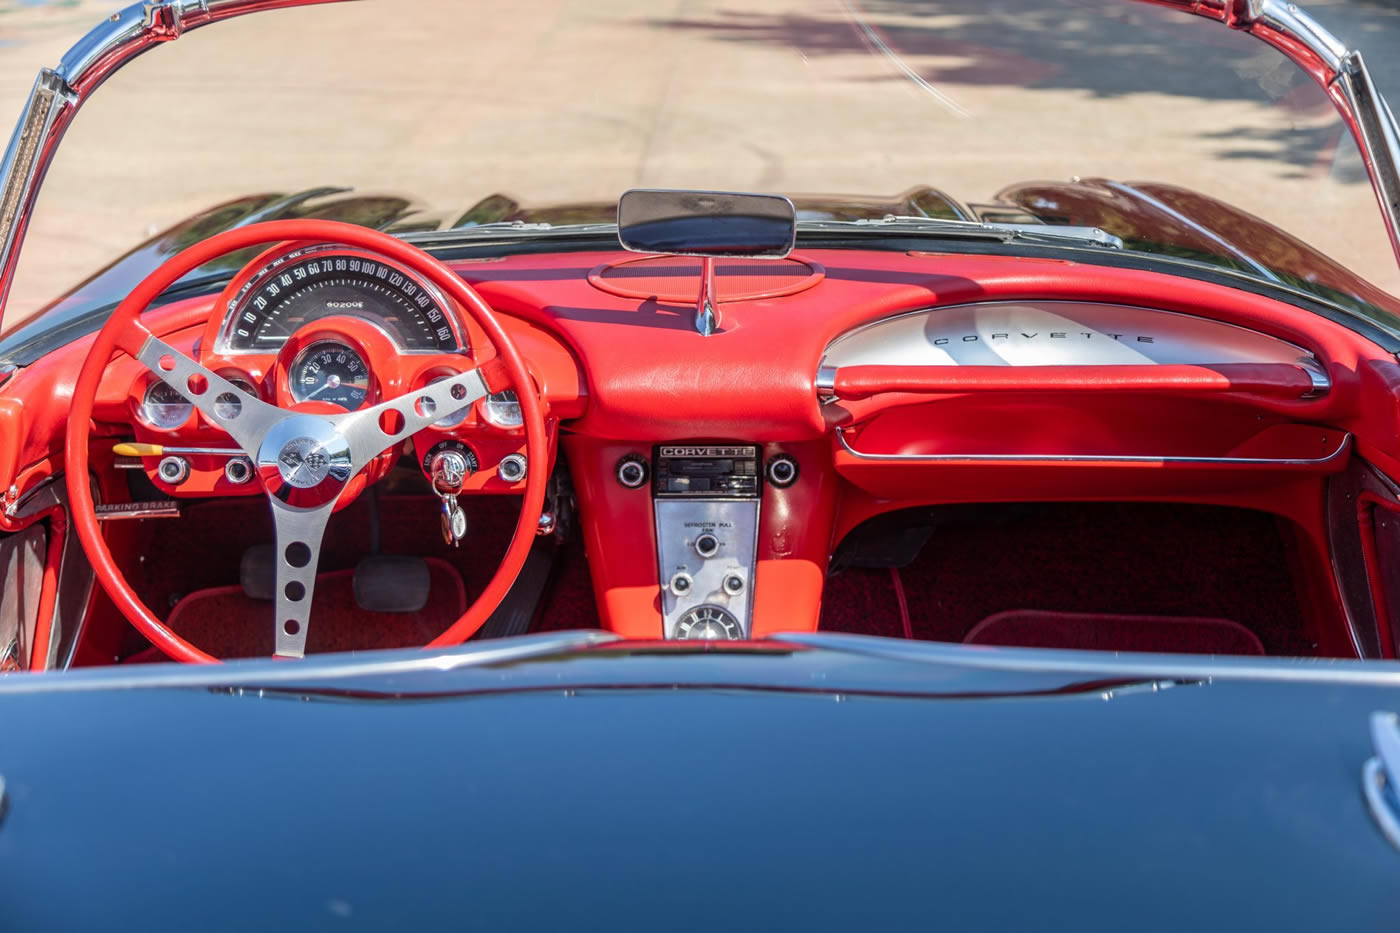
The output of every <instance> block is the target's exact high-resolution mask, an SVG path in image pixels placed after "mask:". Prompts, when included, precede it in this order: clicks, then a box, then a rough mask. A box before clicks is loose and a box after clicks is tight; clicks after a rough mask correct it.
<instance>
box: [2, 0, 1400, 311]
mask: <svg viewBox="0 0 1400 933" xmlns="http://www.w3.org/2000/svg"><path fill="white" fill-rule="evenodd" d="M635 186H645V187H697V188H712V189H729V190H740V191H755V192H769V193H778V194H786V195H789V196H791V197H793V198H794V200H796V201H797V202H798V207H799V209H800V211H799V217H800V218H802V219H805V220H808V221H810V220H818V219H856V218H862V217H867V218H868V217H874V218H879V217H883V216H884V215H886V214H895V215H912V216H932V217H945V218H964V219H970V220H979V221H984V220H985V221H1005V222H1014V223H1037V224H1045V223H1050V224H1081V225H1089V226H1099V227H1101V228H1103V229H1104V230H1106V231H1108V232H1109V233H1112V234H1114V235H1116V236H1118V237H1121V238H1122V239H1123V241H1124V245H1125V247H1126V248H1127V249H1128V250H1136V251H1139V252H1147V253H1153V254H1156V255H1159V256H1162V257H1169V258H1174V259H1187V260H1190V261H1193V262H1206V263H1210V264H1212V265H1216V266H1221V267H1227V268H1229V269H1232V270H1235V271H1238V272H1239V273H1242V274H1245V275H1249V276H1252V277H1255V278H1258V279H1260V280H1261V281H1269V282H1273V283H1276V284H1283V285H1286V286H1288V287H1292V288H1295V289H1302V290H1305V291H1308V292H1310V293H1312V294H1314V295H1317V296H1320V297H1322V298H1324V299H1326V300H1328V301H1330V302H1332V303H1334V304H1338V305H1341V306H1344V307H1347V308H1350V309H1352V310H1355V311H1359V312H1360V313H1362V314H1365V315H1366V316H1368V317H1371V318H1373V319H1375V320H1379V321H1381V322H1382V323H1383V324H1385V325H1386V326H1388V327H1389V328H1391V329H1392V330H1394V331H1397V332H1400V317H1396V316H1394V312H1395V311H1396V310H1397V309H1400V305H1397V303H1396V302H1395V301H1394V300H1393V299H1392V298H1391V297H1390V296H1391V295H1394V294H1400V272H1398V271H1397V267H1396V263H1395V260H1394V257H1393V255H1392V254H1391V252H1390V246H1389V243H1388V240H1387V237H1386V233H1385V230H1384V227H1383V225H1382V220H1381V217H1380V213H1379V210H1378V208H1377V205H1376V200H1375V196H1374V194H1373V192H1372V190H1371V187H1370V185H1369V182H1368V181H1367V178H1366V174H1365V171H1364V168H1363V166H1362V163H1361V159H1360V156H1359V154H1358V152H1357V151H1356V147H1355V145H1354V144H1353V142H1352V140H1351V137H1350V135H1349V134H1348V133H1347V132H1346V131H1345V128H1344V125H1343V123H1342V121H1341V120H1340V119H1339V117H1338V116H1337V114H1336V112H1335V111H1334V109H1333V108H1332V106H1331V105H1330V103H1329V102H1328V100H1327V98H1326V96H1325V95H1324V93H1323V91H1322V90H1321V89H1320V88H1319V87H1318V86H1317V85H1316V84H1315V83H1314V82H1313V81H1312V80H1311V79H1310V78H1308V77H1307V76H1306V75H1304V74H1303V73H1302V72H1301V71H1300V70H1299V69H1298V68H1297V67H1296V66H1294V65H1293V64H1292V63H1291V62H1289V61H1288V60H1287V59H1285V58H1284V57H1283V56H1282V55H1281V54H1280V53H1278V52H1276V51H1274V50H1273V49H1271V48H1270V47H1268V46H1266V45H1265V44H1263V43H1262V42H1259V41H1258V40H1256V39H1254V38H1252V37H1250V36H1247V35H1244V34H1241V33H1237V32H1233V31H1231V30H1228V29H1225V28H1223V27H1222V26H1220V24H1218V23H1213V22H1208V21H1206V20H1203V19H1200V18H1198V17H1193V16H1189V15H1185V14H1182V13H1179V12H1176V11H1173V10H1170V9H1166V8H1161V7H1156V6H1152V5H1148V4H1138V3H1121V2H1117V0H1112V2H1109V0H1102V2H1095V0H1034V2H1032V0H998V2H995V3H988V2H987V0H922V2H914V0H908V2H905V0H807V2H802V0H762V2H755V0H743V2H739V0H702V2H694V3H687V4H679V5H675V4H656V3H653V2H646V0H610V2H603V0H590V2H587V3H544V2H539V3H535V2H531V3H528V4H523V5H522V4H521V3H518V2H511V3H463V2H461V0H416V2H415V3H414V4H413V6H412V14H411V15H408V14H406V12H405V9H404V8H403V7H402V6H400V5H398V4H391V3H389V2H388V0H381V2H368V3H350V4H337V5H331V6H315V7H306V8H300V9H291V10H282V11H275V12H268V13H263V14H258V15H254V16H246V17H241V18H239V19H235V20H231V21H228V22H226V23H221V24H218V25H215V26H211V27H209V28H207V29H200V30H196V31H193V32H190V33H188V34H186V35H185V36H183V37H181V38H180V39H179V41H176V42H170V43H165V44H163V45H161V46H158V47H156V48H154V49H153V50H151V51H150V52H148V53H147V54H145V55H143V56H141V57H139V58H138V59H136V60H135V61H133V62H132V63H131V64H129V65H128V66H127V67H126V68H125V69H123V70H122V71H121V72H120V73H118V74H117V75H116V76H114V77H113V78H112V79H111V80H110V81H109V82H108V83H107V84H106V85H105V86H103V87H102V88H101V89H100V90H99V91H98V92H97V93H96V95H95V96H94V97H93V99H92V100H91V101H89V102H88V103H87V104H86V105H85V108H84V110H83V112H82V113H81V114H80V115H79V116H78V118H77V119H76V121H75V122H74V124H73V126H72V127H71V128H70V130H69V131H68V134H67V137H66V138H65V140H64V143H63V145H62V147H61V148H60V150H59V152H58V155H57V157H56V159H55V161H54V164H53V166H52V168H51V170H50V172H49V175H48V178H47V181H46V182H45V184H44V187H43V189H42V192H41V195H40V198H39V202H38V206H37V209H36V213H35V215H34V218H33V221H32V224H31V228H30V231H29V235H28V239H27V241H26V243H25V246H24V249H23V253H22V255H21V259H20V265H19V269H18V274H17V278H16V281H15V284H14V286H13V290H12V293H11V296H10V304H9V307H8V308H7V310H6V313H5V328H6V330H7V331H9V330H13V328H14V327H15V326H16V325H17V324H19V323H20V322H21V321H23V320H24V319H25V318H29V317H32V316H33V315H35V314H36V313H39V312H41V311H43V309H48V310H47V311H46V312H45V313H48V314H52V315H54V316H55V318H58V317H61V316H62V315H63V314H65V313H66V314H69V315H70V316H71V314H72V313H73V312H74V310H75V309H80V310H81V309H96V308H102V307H108V306H110V305H111V304H112V303H114V302H116V301H118V300H119V299H120V298H121V297H123V295H124V294H125V291H126V290H127V289H129V288H130V287H131V285H132V284H134V282H135V281H136V280H139V278H140V277H141V276H142V275H144V274H145V273H146V272H148V271H149V269H150V268H151V267H152V266H153V265H154V263H153V262H151V261H150V259H151V255H154V257H155V259H156V260H158V259H159V258H163V256H164V255H165V254H167V253H169V252H170V251H172V250H173V249H176V248H178V247H181V246H185V245H188V244H189V243H191V242H194V241H195V240H198V239H199V238H201V237H202V236H207V235H211V234H212V233H214V232H217V231H218V230H219V229H222V228H223V227H225V226H227V225H229V224H232V223H238V222H245V221H249V220H254V219H267V218H273V217H285V216H295V215H297V214H310V215H312V216H333V217H336V218H338V219H345V220H352V221H355V222H360V223H366V224H371V225H375V226H380V227H388V228H391V229H394V230H400V231H409V230H419V231H423V230H438V229H443V228H452V227H464V226H465V227H469V226H471V225H473V224H477V223H481V222H491V221H502V220H514V219H521V220H526V221H547V222H549V223H552V224H556V225H557V224H564V223H571V222H588V221H607V220H609V219H610V218H611V217H612V216H613V212H614V211H615V205H616V199H617V197H618V195H619V194H620V193H621V192H622V191H624V190H625V189H627V188H630V187H635ZM816 195H843V196H849V197H848V198H847V199H833V198H830V197H815V196H816ZM1240 212H1244V213H1243V214H1241V213H1240ZM194 215H198V216H199V219H198V221H197V222H195V223H192V224H187V225H185V226H183V227H181V228H179V230H178V231H177V233H176V234H175V235H172V236H168V237H164V238H160V237H157V235H158V234H160V233H161V232H162V231H166V230H168V229H169V228H171V227H172V225H176V224H178V223H180V222H181V221H183V220H185V219H187V218H190V217H191V216H194ZM1245 215H1253V216H1254V217H1257V218H1261V219H1262V220H1263V221H1265V222H1266V223H1267V224H1268V225H1270V227H1267V228H1254V227H1252V224H1251V222H1250V218H1249V217H1247V216H1245ZM1275 228H1276V229H1275ZM1260 229H1262V230H1264V231H1265V232H1264V233H1263V234H1261V233H1260V232H1259V230H1260ZM153 237H157V241H156V243H154V244H153V247H152V249H150V250H148V251H147V253H148V254H151V255H143V258H142V261H141V262H136V261H134V260H133V261H130V262H128V263H126V264H124V265H123V264H119V265H118V267H117V268H116V269H115V270H114V271H113V272H111V273H109V274H107V275H104V276H99V277H97V278H95V279H92V280H91V281H90V282H88V284H87V285H85V286H82V287H78V288H76V290H75V286H76V285H78V283H82V282H84V281H85V280H88V279H89V277H91V276H92V275H93V273H94V272H96V271H97V270H99V269H102V268H103V267H104V266H107V265H109V264H111V263H113V262H114V261H115V260H116V259H118V258H119V257H121V256H123V255H124V254H126V253H128V252H129V251H131V250H132V249H133V248H135V247H137V246H138V245H140V244H142V243H144V242H146V241H149V240H151V239H152V238H153ZM1305 244H1306V245H1305ZM800 245H801V234H799V246H800ZM940 248H945V247H942V246H940ZM946 248H950V249H956V248H958V245H957V244H956V243H952V244H949V245H948V246H947V247H946ZM1314 251H1315V252H1314ZM243 258H246V257H243ZM236 265H237V262H236V261H231V262H228V263H225V266H224V268H226V269H227V268H230V267H236ZM64 295H68V298H67V299H65V300H58V299H60V298H61V296H64Z"/></svg>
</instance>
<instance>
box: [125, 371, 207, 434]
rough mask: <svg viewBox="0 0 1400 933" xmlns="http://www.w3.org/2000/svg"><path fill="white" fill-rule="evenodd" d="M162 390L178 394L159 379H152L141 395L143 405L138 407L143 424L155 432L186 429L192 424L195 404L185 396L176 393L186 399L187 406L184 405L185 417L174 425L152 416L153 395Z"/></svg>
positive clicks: (137, 412) (138, 413)
mask: <svg viewBox="0 0 1400 933" xmlns="http://www.w3.org/2000/svg"><path fill="white" fill-rule="evenodd" d="M162 389H168V390H169V391H171V392H176V390H175V389H173V388H171V387H170V386H168V385H166V384H165V383H164V382H161V381H160V380H159V379H152V380H151V381H150V382H149V383H147V385H146V388H145V390H144V391H142V393H141V404H140V405H138V406H137V407H136V414H137V415H138V416H139V417H140V419H141V423H142V424H144V425H146V427H148V428H151V429H152V430H155V431H176V430H179V429H180V428H182V427H184V426H185V425H187V424H189V423H190V418H191V417H193V415H194V402H191V401H190V400H189V399H188V398H186V397H185V396H184V395H183V394H180V393H178V392H176V394H180V397H181V398H184V399H185V405H184V409H185V413H184V415H183V416H182V417H181V418H180V419H179V420H178V421H174V422H172V423H170V424H162V423H161V422H160V421H159V420H158V419H156V418H155V417H154V416H153V415H152V414H151V410H150V407H151V404H152V403H151V394H152V393H154V392H156V391H157V390H162ZM161 404H163V405H168V404H169V403H161Z"/></svg>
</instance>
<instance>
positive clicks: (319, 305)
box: [222, 247, 461, 353]
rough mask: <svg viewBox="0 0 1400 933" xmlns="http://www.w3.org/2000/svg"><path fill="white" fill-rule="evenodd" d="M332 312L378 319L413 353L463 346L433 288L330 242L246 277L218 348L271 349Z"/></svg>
mask: <svg viewBox="0 0 1400 933" xmlns="http://www.w3.org/2000/svg"><path fill="white" fill-rule="evenodd" d="M332 315H349V316H351V317H358V318H363V319H365V320H367V321H371V322H373V323H375V324H378V325H379V326H380V327H382V328H383V329H384V330H385V331H386V332H388V334H389V336H390V337H392V338H393V339H394V341H395V342H396V343H397V344H398V345H399V346H400V347H401V348H402V349H404V350H407V351H410V352H434V353H450V352H454V351H456V350H459V349H461V347H460V344H459V342H458V339H457V335H456V334H455V333H454V332H453V329H452V325H451V322H450V321H449V320H448V318H447V314H446V312H445V311H444V309H443V300H442V299H440V298H439V296H438V293H437V292H436V290H435V289H433V288H432V287H431V286H429V285H428V284H426V283H425V282H423V281H422V280H421V279H418V278H417V277H415V276H414V275H412V274H411V273H409V272H408V271H406V270H404V269H401V268H399V267H398V266H395V265H393V264H392V263H389V262H386V261H385V260H382V259H379V258H376V257H374V256H372V255H369V254H364V253H356V252H347V251H342V250H337V249H335V248H333V247H317V248H312V249H305V250H298V251H296V252H293V253H289V254H288V255H286V256H284V257H282V258H280V259H277V260H275V261H273V262H272V263H270V264H269V265H268V266H266V267H265V268H263V269H262V270H260V271H259V272H258V273H257V274H255V275H254V276H253V277H252V278H251V279H249V280H248V284H247V285H245V286H244V287H243V290H242V291H241V292H239V294H238V297H237V298H236V299H234V301H233V302H232V308H231V309H230V314H229V319H228V321H227V322H226V323H225V325H224V331H223V334H222V343H223V348H224V349H225V350H227V351H228V352H232V353H239V352H264V351H272V350H276V349H277V348H279V347H281V346H282V344H283V343H285V342H286V341H287V338H288V337H290V336H291V335H292V334H293V333H295V332H296V331H297V330H298V329H300V328H301V327H304V326H305V325H306V324H308V323H310V322H311V321H315V320H318V319H320V318H323V317H329V316H332Z"/></svg>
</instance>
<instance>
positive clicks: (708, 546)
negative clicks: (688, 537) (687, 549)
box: [695, 531, 719, 560]
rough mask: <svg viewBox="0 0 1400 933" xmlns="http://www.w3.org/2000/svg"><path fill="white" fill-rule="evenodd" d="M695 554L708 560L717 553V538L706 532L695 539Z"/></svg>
mask: <svg viewBox="0 0 1400 933" xmlns="http://www.w3.org/2000/svg"><path fill="white" fill-rule="evenodd" d="M695 553H696V554H699V555H700V556H701V557H703V558H705V559H706V560H708V559H709V558H711V557H714V556H715V555H716V554H718V553H719V538H716V537H715V536H714V535H712V534H710V533H709V532H708V531H707V532H705V533H704V534H702V535H700V537H698V538H696V539H695Z"/></svg>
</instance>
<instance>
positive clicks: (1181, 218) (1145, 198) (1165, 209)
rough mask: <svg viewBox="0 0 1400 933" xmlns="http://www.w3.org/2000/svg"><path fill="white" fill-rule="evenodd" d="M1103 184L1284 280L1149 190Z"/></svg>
mask: <svg viewBox="0 0 1400 933" xmlns="http://www.w3.org/2000/svg"><path fill="white" fill-rule="evenodd" d="M1103 184H1104V185H1105V186H1106V187H1108V188H1111V189H1113V190H1114V191H1117V192H1118V193H1120V194H1129V195H1132V196H1133V197H1134V198H1137V199H1138V200H1140V201H1142V202H1143V203H1145V204H1148V205H1150V206H1151V207H1152V208H1153V209H1154V210H1158V211H1161V212H1162V213H1163V214H1166V215H1167V216H1168V217H1170V218H1171V219H1172V220H1174V221H1176V222H1177V223H1179V224H1181V225H1182V226H1183V227H1186V228H1188V229H1190V230H1194V231H1196V232H1197V233H1199V234H1200V235H1201V236H1203V237H1205V238H1206V239H1208V240H1210V241H1211V242H1212V243H1214V244H1215V245H1216V246H1219V247H1220V248H1221V249H1223V250H1224V251H1225V252H1227V253H1229V254H1230V255H1231V256H1234V257H1235V258H1236V259H1238V260H1239V261H1240V262H1242V263H1245V264H1246V265H1248V266H1249V267H1250V268H1251V269H1253V270H1254V271H1255V272H1257V273H1259V275H1260V276H1262V277H1263V278H1265V279H1268V280H1269V281H1270V282H1273V283H1275V284H1278V283H1281V282H1282V281H1283V280H1282V279H1281V278H1279V277H1278V276H1277V275H1275V274H1274V272H1273V271H1272V270H1271V269H1269V268H1268V267H1267V266H1265V265H1263V264H1261V263H1260V262H1259V260H1257V259H1255V258H1254V257H1253V256H1251V255H1249V254H1248V253H1246V252H1245V251H1244V250H1242V249H1240V248H1239V247H1237V246H1235V245H1234V244H1233V243H1231V242H1230V241H1229V240H1227V239H1225V238H1224V237H1222V236H1221V235H1220V234H1218V233H1216V232H1215V231H1214V230H1212V229H1210V228H1209V227H1207V226H1205V225H1204V224H1202V223H1199V222H1197V221H1195V220H1192V219H1191V218H1190V217H1188V216H1186V215H1185V214H1183V213H1181V212H1180V211H1178V210H1177V209H1176V208H1174V207H1172V206H1170V205H1168V204H1166V203H1164V202H1163V201H1161V200H1160V199H1158V198H1154V197H1153V196H1152V195H1150V194H1148V193H1147V192H1145V191H1142V190H1141V189H1139V188H1135V187H1133V186H1132V185H1128V184H1124V183H1123V182H1121V181H1112V180H1110V179H1107V178H1105V179H1103Z"/></svg>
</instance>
